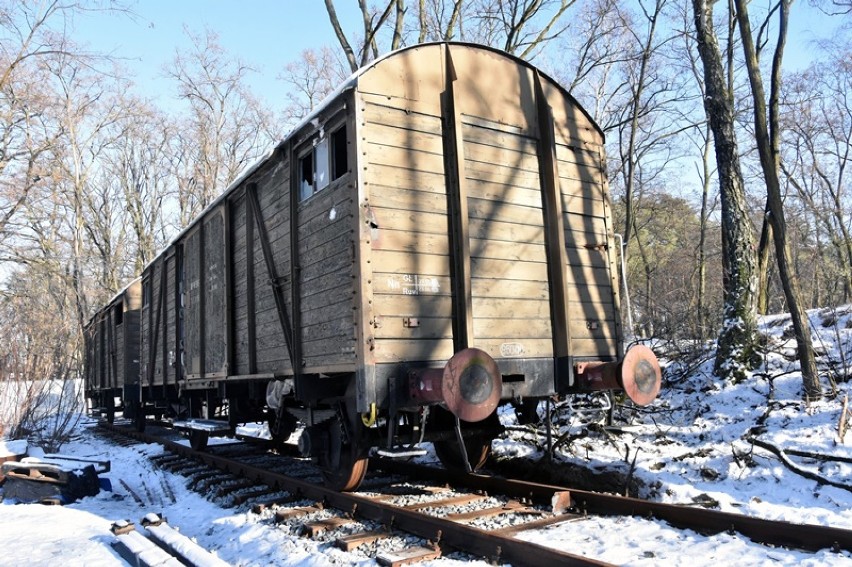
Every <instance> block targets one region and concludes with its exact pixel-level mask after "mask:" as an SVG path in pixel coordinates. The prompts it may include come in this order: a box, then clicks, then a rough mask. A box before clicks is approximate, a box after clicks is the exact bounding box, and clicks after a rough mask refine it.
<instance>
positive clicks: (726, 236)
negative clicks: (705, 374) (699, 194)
mask: <svg viewBox="0 0 852 567" xmlns="http://www.w3.org/2000/svg"><path fill="white" fill-rule="evenodd" d="M692 9H693V16H694V24H695V32H696V43H697V46H698V53H699V55H700V57H701V62H702V67H703V70H704V85H705V89H706V91H705V93H706V94H705V97H704V109H705V112H706V113H707V119H708V121H709V123H710V128H711V129H712V131H713V143H714V147H715V151H716V166H717V170H718V175H719V187H720V195H721V203H722V251H723V252H722V254H723V256H722V264H723V270H724V272H725V276H726V277H725V279H724V315H723V317H724V319H723V322H722V329H721V331H720V333H719V339H718V348H717V351H716V363H715V371H716V374H717V375H719V376H720V377H723V378H726V379H730V380H733V381H739V380H743V379H745V378H746V377H747V376H748V371H749V370H750V368H751V367H752V364H753V360H752V359H753V354H754V349H755V341H756V335H755V328H756V324H757V323H756V317H757V313H756V305H755V257H754V234H753V229H752V226H751V223H750V221H749V218H748V209H747V205H746V196H745V187H744V186H743V178H742V170H741V167H740V159H739V151H738V149H737V138H736V132H735V122H734V121H735V115H734V103H733V94H732V92H731V90H730V89H729V86H728V80H727V75H726V73H725V69H724V67H723V65H722V54H721V50H720V49H719V40H718V37H717V35H716V31H715V28H714V23H713V1H712V0H692Z"/></svg>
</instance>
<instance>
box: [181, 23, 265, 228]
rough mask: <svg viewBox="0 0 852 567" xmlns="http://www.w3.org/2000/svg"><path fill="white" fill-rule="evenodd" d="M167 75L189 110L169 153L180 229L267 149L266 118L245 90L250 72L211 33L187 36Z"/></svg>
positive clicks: (250, 70) (255, 101) (258, 104)
mask: <svg viewBox="0 0 852 567" xmlns="http://www.w3.org/2000/svg"><path fill="white" fill-rule="evenodd" d="M189 37H190V39H191V40H192V47H191V48H190V50H189V51H187V52H184V53H178V54H177V55H176V56H175V58H174V61H173V62H172V65H171V66H170V67H169V68H168V70H167V75H168V76H169V77H170V78H172V79H173V80H174V81H175V83H176V85H177V87H178V94H179V96H180V97H181V98H182V99H184V100H186V101H187V102H188V104H189V113H188V115H187V117H186V118H185V120H184V124H183V125H182V126H181V127H180V134H179V136H178V137H177V138H176V140H175V144H176V147H174V148H173V152H174V156H175V159H174V160H173V171H174V173H175V175H176V176H177V177H178V178H179V180H178V191H179V197H178V203H179V207H180V223H181V225H186V224H187V223H189V221H190V220H192V219H193V218H195V217H196V216H197V215H198V213H200V212H201V210H203V209H204V208H205V207H206V206H207V205H208V204H210V203H211V202H212V200H213V199H214V198H215V197H216V196H217V195H218V194H219V193H220V192H221V191H222V190H223V189H225V187H227V185H228V183H230V182H231V181H232V180H233V179H234V178H236V176H237V175H238V174H239V172H240V171H241V170H243V169H244V168H245V167H247V166H248V165H250V164H251V163H252V162H253V161H254V160H255V159H257V158H258V157H259V156H260V155H261V154H262V152H263V151H264V150H266V149H267V148H268V147H269V145H270V144H271V140H270V139H269V138H268V137H267V133H268V132H269V131H270V128H269V122H270V113H269V111H268V109H266V108H265V107H264V106H263V105H262V104H261V103H260V102H259V101H258V100H257V99H256V98H255V97H254V96H252V94H251V91H250V90H249V88H248V86H247V84H246V78H247V76H248V75H249V74H250V73H251V72H252V68H251V67H250V66H249V65H247V64H246V63H244V62H242V61H239V60H236V59H233V58H231V57H230V56H229V55H228V54H227V53H226V52H225V50H224V49H223V48H222V46H221V45H220V44H219V40H218V37H217V35H216V34H215V33H213V32H211V31H209V30H207V31H206V32H205V33H204V34H203V35H193V34H191V33H190V34H189Z"/></svg>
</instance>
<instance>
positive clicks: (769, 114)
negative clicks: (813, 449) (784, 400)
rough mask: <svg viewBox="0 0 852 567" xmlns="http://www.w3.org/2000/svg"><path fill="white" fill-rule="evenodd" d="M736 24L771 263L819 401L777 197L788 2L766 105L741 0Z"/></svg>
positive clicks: (787, 0)
mask: <svg viewBox="0 0 852 567" xmlns="http://www.w3.org/2000/svg"><path fill="white" fill-rule="evenodd" d="M735 3H736V7H737V21H738V22H739V27H740V37H741V39H742V46H743V52H744V54H745V62H746V68H747V69H748V76H749V82H750V83H751V94H752V101H753V103H754V135H755V140H756V142H757V150H758V153H759V155H760V164H761V167H762V169H763V177H764V179H765V181H766V194H767V195H766V201H767V209H768V212H769V222H770V223H771V225H772V237H773V238H772V239H773V241H774V244H775V258H776V261H777V263H778V271H779V274H780V276H781V283H782V287H783V289H784V297H785V298H786V299H787V307H788V308H789V309H790V316H791V317H792V320H793V330H794V333H795V336H796V345H797V347H798V352H799V362H800V364H801V368H802V381H803V385H804V388H805V398H806V399H819V398H820V397H821V396H822V388H821V386H820V383H819V374H818V373H817V368H816V361H815V359H814V350H813V344H812V342H811V326H810V323H809V322H808V316H807V313H806V312H805V308H804V306H803V305H802V299H801V291H800V290H799V279H798V276H797V275H796V271H795V268H794V267H793V262H792V257H791V253H790V246H789V245H788V243H787V223H786V219H785V214H784V201H783V198H782V194H781V183H780V180H779V176H778V172H779V169H780V165H779V139H780V132H779V118H778V100H779V96H780V89H781V63H782V61H783V58H784V45H785V43H786V40H787V23H788V19H789V13H790V6H791V5H792V3H793V0H779V2H778V4H777V8H778V39H777V42H776V45H775V51H774V56H773V59H772V73H771V78H770V91H769V99H768V106H767V97H766V92H765V90H764V87H763V77H762V76H761V72H760V62H759V60H758V53H757V48H756V47H755V42H754V38H753V37H752V31H751V22H750V21H749V14H748V5H747V3H746V2H745V0H735Z"/></svg>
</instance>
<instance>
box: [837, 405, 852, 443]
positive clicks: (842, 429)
mask: <svg viewBox="0 0 852 567" xmlns="http://www.w3.org/2000/svg"><path fill="white" fill-rule="evenodd" d="M849 413H850V412H849V395H848V394H847V395H846V396H844V397H843V409H842V410H840V421H839V422H838V423H837V435H838V437H840V442H841V443H843V438H844V437H846V429H847V428H848V427H849V420H848V418H849Z"/></svg>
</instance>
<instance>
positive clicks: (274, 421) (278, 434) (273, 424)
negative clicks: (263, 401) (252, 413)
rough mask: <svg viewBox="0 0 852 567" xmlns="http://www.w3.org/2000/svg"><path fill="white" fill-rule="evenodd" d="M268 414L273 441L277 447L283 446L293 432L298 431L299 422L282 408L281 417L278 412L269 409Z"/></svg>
mask: <svg viewBox="0 0 852 567" xmlns="http://www.w3.org/2000/svg"><path fill="white" fill-rule="evenodd" d="M267 412H268V413H267V420H268V422H269V434H270V435H271V436H272V441H273V442H274V443H275V444H276V445H283V444H284V443H286V442H287V440H288V439H289V438H290V436H291V435H292V434H293V432H294V431H296V427H297V426H298V425H299V420H298V419H296V416H294V415H293V414H291V413H290V412H289V411H287V410H286V409H284V408H281V415H280V416H279V415H278V410H274V409H269V410H267Z"/></svg>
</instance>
